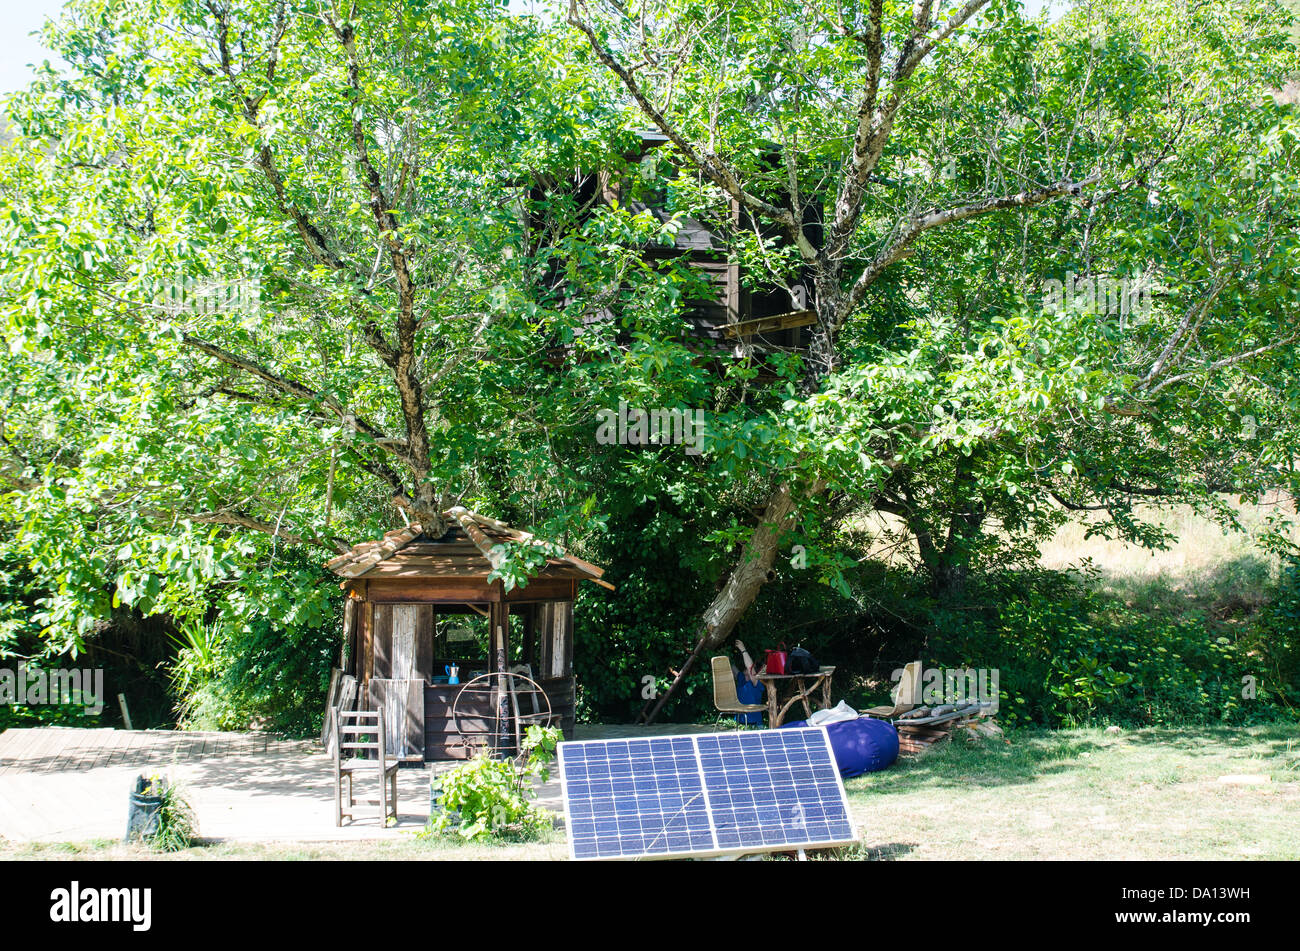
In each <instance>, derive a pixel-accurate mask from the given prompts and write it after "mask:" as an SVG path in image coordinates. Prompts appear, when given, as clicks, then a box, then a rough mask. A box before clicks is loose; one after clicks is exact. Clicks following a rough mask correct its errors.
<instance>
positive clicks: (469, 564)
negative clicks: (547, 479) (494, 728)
mask: <svg viewBox="0 0 1300 951" xmlns="http://www.w3.org/2000/svg"><path fill="white" fill-rule="evenodd" d="M446 519H447V524H448V526H449V527H448V528H447V530H446V531H445V532H444V533H443V534H441V535H440V536H438V537H436V538H435V537H431V536H430V535H428V534H426V533H425V531H424V529H423V528H422V527H421V526H420V525H419V524H412V525H409V526H408V527H406V528H403V529H399V530H397V531H393V532H389V533H388V534H387V535H385V536H384V537H383V538H381V539H379V540H378V541H371V542H363V543H362V544H360V545H357V546H356V547H354V548H353V549H352V550H351V551H349V552H347V553H345V554H343V555H340V556H338V557H337V558H334V559H333V560H331V561H330V562H329V563H328V565H327V567H328V568H329V569H330V570H331V571H333V572H334V573H335V574H336V575H339V576H341V577H342V578H343V579H344V581H343V582H342V584H341V585H340V587H342V588H343V590H344V591H345V592H346V594H347V601H346V603H345V609H344V621H343V639H344V645H343V660H342V667H341V673H342V677H341V678H336V680H341V681H342V682H344V683H347V684H349V686H350V688H351V689H352V690H353V691H354V692H355V695H354V696H353V697H348V698H346V699H344V700H343V701H342V703H343V704H344V705H348V704H353V703H355V705H356V706H357V707H358V708H361V709H371V710H381V711H383V712H384V722H385V732H386V735H387V737H386V742H387V745H388V749H389V752H390V753H391V754H392V755H394V756H398V757H400V758H402V759H405V760H416V761H419V760H426V761H427V760H444V759H461V758H467V757H468V756H470V755H472V753H473V748H472V744H467V742H466V736H467V735H469V734H473V733H475V732H478V733H482V732H483V730H484V729H485V724H487V723H489V722H490V720H491V718H492V717H493V714H494V707H493V705H492V703H491V702H489V700H488V698H487V696H486V695H484V696H483V697H478V696H477V695H476V696H475V697H473V698H469V697H467V696H462V691H463V690H464V689H465V687H466V686H467V685H468V684H469V682H470V681H471V680H472V679H473V678H474V677H475V676H476V675H482V674H485V673H489V672H503V671H507V672H508V671H512V672H514V673H521V672H522V673H524V674H526V675H527V676H528V677H529V679H530V680H531V681H533V682H535V683H536V684H537V685H538V687H540V690H541V691H542V692H543V693H544V695H545V696H544V698H539V697H519V698H511V699H512V700H513V701H515V702H517V703H522V704H524V705H526V706H529V707H530V708H531V709H538V704H539V702H540V703H541V705H542V707H545V706H549V709H550V711H551V714H552V717H553V719H552V722H553V724H554V725H557V726H560V727H561V728H562V729H563V730H564V733H565V736H572V735H573V724H574V679H573V602H574V600H575V598H576V597H577V593H578V583H579V582H580V581H584V580H586V581H595V582H596V583H597V584H600V585H602V586H604V587H610V585H608V584H607V583H606V582H603V581H600V580H599V579H600V576H601V575H602V574H603V573H604V572H603V571H602V569H600V568H597V567H596V566H595V565H591V564H588V563H587V562H585V561H582V560H581V559H578V558H575V557H573V556H571V555H563V556H561V557H552V558H548V560H547V563H546V565H545V567H543V568H542V569H541V571H540V572H539V573H538V574H537V575H536V576H535V577H533V578H532V579H531V580H530V581H529V582H528V584H527V585H526V586H523V587H515V588H514V589H512V590H510V591H506V590H505V586H504V585H503V584H502V582H501V581H500V580H499V579H498V580H492V581H489V575H491V574H492V572H493V570H494V568H495V567H496V566H497V565H498V564H499V562H500V558H499V553H497V552H494V551H493V548H494V546H497V545H500V544H502V543H506V542H528V541H531V540H533V536H531V535H529V534H528V533H527V532H521V531H517V530H515V529H513V528H510V527H509V526H507V525H504V524H502V523H501V522H498V521H496V520H495V519H491V518H487V517H486V516H483V515H479V514H476V513H474V512H470V511H468V510H466V509H464V508H460V507H457V508H453V509H450V510H449V511H448V512H447V513H446ZM451 667H455V668H458V672H459V679H460V683H459V684H452V683H449V679H450V677H449V673H448V668H451ZM512 682H513V681H512ZM472 689H473V688H471V690H472ZM343 692H344V691H340V689H339V685H338V684H337V683H336V684H334V685H332V686H331V700H330V702H331V704H332V705H336V706H337V705H339V703H340V699H339V698H340V694H341V693H343ZM466 700H472V702H469V703H466V702H465V701H466Z"/></svg>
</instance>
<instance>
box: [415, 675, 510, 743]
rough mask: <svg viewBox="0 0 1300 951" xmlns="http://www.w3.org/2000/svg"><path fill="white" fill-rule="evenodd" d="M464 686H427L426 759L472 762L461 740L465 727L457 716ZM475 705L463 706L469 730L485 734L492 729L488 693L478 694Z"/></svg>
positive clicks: (425, 702)
mask: <svg viewBox="0 0 1300 951" xmlns="http://www.w3.org/2000/svg"><path fill="white" fill-rule="evenodd" d="M462 687H464V684H457V685H456V686H454V687H453V686H448V685H447V684H436V685H431V684H425V686H424V758H425V760H448V759H468V758H469V753H470V751H469V750H467V749H466V748H465V747H464V745H463V743H462V741H461V739H460V731H461V725H460V723H458V722H457V720H456V717H455V707H456V700H457V698H458V697H459V696H460V691H461V688H462ZM473 701H474V702H469V698H467V701H466V702H465V703H462V704H461V705H460V710H461V714H462V715H463V716H464V717H465V721H464V725H465V728H466V729H468V730H469V731H471V732H474V733H483V732H486V731H488V730H490V729H491V728H492V722H493V721H492V704H491V702H490V700H489V694H488V693H487V692H486V691H485V692H483V693H481V694H476V695H475V696H474V698H473Z"/></svg>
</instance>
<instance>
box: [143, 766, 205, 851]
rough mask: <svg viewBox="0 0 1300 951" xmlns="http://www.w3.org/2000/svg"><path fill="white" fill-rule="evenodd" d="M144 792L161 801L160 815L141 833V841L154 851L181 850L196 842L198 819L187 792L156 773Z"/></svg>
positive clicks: (145, 794) (150, 778)
mask: <svg viewBox="0 0 1300 951" xmlns="http://www.w3.org/2000/svg"><path fill="white" fill-rule="evenodd" d="M141 795H144V796H157V797H159V799H161V800H162V802H161V805H160V807H159V810H158V814H157V817H156V819H155V821H154V823H153V824H152V825H151V826H150V828H149V829H148V830H147V831H146V832H145V833H144V834H143V835H142V836H141V841H142V842H143V843H144V844H145V845H146V846H148V847H149V848H150V849H152V850H154V851H155V852H180V851H182V850H184V849H188V848H189V847H190V846H191V845H193V844H194V839H195V837H196V836H197V835H198V819H197V818H196V817H195V815H194V809H193V807H191V806H190V803H189V800H188V799H187V798H186V796H185V794H184V791H183V790H182V789H181V788H180V787H179V786H177V784H176V783H174V782H172V781H171V780H169V779H167V778H166V777H165V776H159V775H158V774H156V773H155V774H154V775H153V776H150V777H149V781H148V783H147V784H146V785H145V787H144V789H143V790H141Z"/></svg>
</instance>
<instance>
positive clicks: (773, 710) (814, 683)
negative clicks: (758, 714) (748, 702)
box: [758, 667, 835, 728]
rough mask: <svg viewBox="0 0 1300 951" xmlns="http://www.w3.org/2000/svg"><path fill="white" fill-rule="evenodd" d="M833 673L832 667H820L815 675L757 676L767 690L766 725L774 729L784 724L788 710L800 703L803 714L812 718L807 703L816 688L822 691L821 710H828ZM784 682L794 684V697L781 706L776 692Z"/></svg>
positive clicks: (810, 709) (765, 674) (810, 708)
mask: <svg viewBox="0 0 1300 951" xmlns="http://www.w3.org/2000/svg"><path fill="white" fill-rule="evenodd" d="M834 673H835V668H834V667H822V668H821V669H819V670H818V671H817V673H815V674H767V673H764V674H759V675H758V679H759V680H761V681H762V682H763V686H764V687H766V688H767V725H768V726H769V727H771V728H775V727H778V726H780V725H781V724H782V723H784V722H785V715H786V714H787V713H789V712H790V708H791V707H793V706H794V705H795V703H797V702H802V703H803V709H804V712H805V713H806V714H807V715H808V716H812V714H813V711H812V707H811V706H810V705H809V703H808V697H809V696H810V695H811V694H812V693H813V691H815V690H816V689H817V688H818V687H821V690H822V705H821V709H823V710H829V709H830V706H831V675H832V674H834ZM786 681H793V682H794V695H793V696H792V697H790V699H789V700H787V701H786V702H785V704H784V706H782V705H781V702H780V698H779V696H778V691H779V690H780V687H781V685H782V684H784V683H785V682H786Z"/></svg>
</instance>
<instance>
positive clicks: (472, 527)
mask: <svg viewBox="0 0 1300 951" xmlns="http://www.w3.org/2000/svg"><path fill="white" fill-rule="evenodd" d="M445 514H446V516H447V520H448V524H449V527H448V529H447V531H446V532H445V533H443V534H442V535H441V536H439V537H437V538H433V537H430V536H429V535H427V534H425V531H424V528H423V527H422V526H421V525H420V524H419V523H418V522H413V523H412V524H410V525H408V526H406V528H399V529H397V530H396V531H392V532H389V533H388V534H386V535H385V536H384V537H383V538H381V539H378V540H376V541H370V542H362V543H361V544H359V545H355V546H353V548H352V549H351V550H350V551H347V552H345V553H344V554H342V555H339V556H338V557H337V558H333V559H331V560H330V561H328V562H326V564H325V567H327V568H329V570H330V571H332V572H334V573H335V574H336V575H339V576H341V577H343V578H353V579H356V578H365V579H367V580H373V579H380V578H457V579H479V580H482V579H486V578H487V576H488V575H490V574H491V573H492V572H493V571H494V570H495V569H496V568H497V567H498V566H499V565H500V563H501V555H500V553H498V552H494V551H493V548H494V547H495V546H497V545H500V544H503V543H505V542H529V541H533V540H535V536H533V535H531V534H530V533H528V532H522V531H519V530H518V529H514V528H511V527H510V526H509V525H506V524H504V523H502V522H498V521H497V520H496V519H494V518H488V517H487V516H486V515H479V514H478V513H477V512H471V511H469V509H466V508H462V507H461V506H456V507H454V508H451V509H448V510H447V512H446V513H445ZM604 573H605V571H604V569H602V568H598V567H596V566H595V565H593V564H591V563H589V562H586V561H583V560H582V559H581V558H575V557H574V556H573V555H562V556H559V557H554V558H548V559H547V563H546V566H545V567H544V568H543V569H542V570H541V571H540V572H538V574H537V575H536V577H538V578H573V579H577V580H587V581H594V582H596V584H598V585H601V586H602V587H605V588H609V589H610V590H613V585H611V584H609V583H608V582H606V581H601V580H600V577H601V575H603V574H604Z"/></svg>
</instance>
